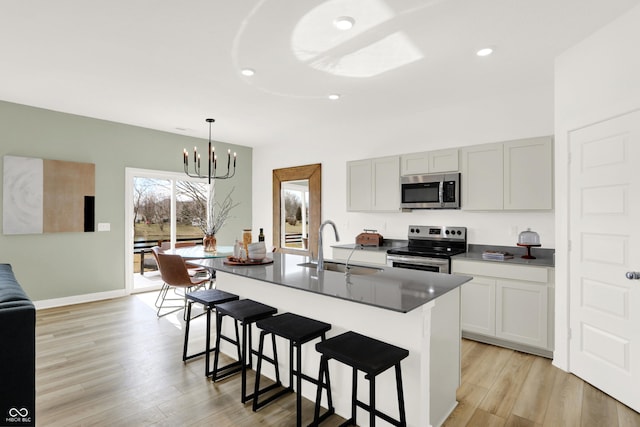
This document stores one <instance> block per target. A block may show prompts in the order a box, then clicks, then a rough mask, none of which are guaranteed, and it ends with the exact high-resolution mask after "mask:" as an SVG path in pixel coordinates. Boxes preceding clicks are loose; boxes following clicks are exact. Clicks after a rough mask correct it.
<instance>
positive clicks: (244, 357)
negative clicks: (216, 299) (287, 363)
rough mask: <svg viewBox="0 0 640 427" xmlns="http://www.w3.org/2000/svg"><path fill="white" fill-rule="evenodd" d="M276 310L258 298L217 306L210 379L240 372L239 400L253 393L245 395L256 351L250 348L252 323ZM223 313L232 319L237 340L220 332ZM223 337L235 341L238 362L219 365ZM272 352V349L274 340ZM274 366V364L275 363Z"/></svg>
mask: <svg viewBox="0 0 640 427" xmlns="http://www.w3.org/2000/svg"><path fill="white" fill-rule="evenodd" d="M277 311H278V310H277V309H276V308H274V307H271V306H268V305H265V304H262V303H259V302H257V301H253V300H250V299H244V300H238V301H230V302H226V303H223V304H219V305H217V306H216V318H217V324H216V332H217V335H216V349H215V353H214V361H213V370H212V371H211V379H212V380H213V381H217V380H219V379H222V378H225V377H227V376H229V375H231V374H234V373H236V372H241V376H242V391H241V398H240V400H241V402H242V403H245V402H247V401H248V400H250V399H252V398H253V397H254V394H253V393H251V394H247V368H248V367H249V368H250V367H251V366H252V355H253V353H256V352H255V351H254V350H253V349H252V348H251V342H252V340H251V325H252V324H253V323H255V322H257V321H258V320H261V319H264V318H267V317H271V316H273V315H274V314H276V313H277ZM224 316H229V317H231V318H233V319H234V324H235V331H236V340H235V341H233V340H230V339H229V338H227V337H225V336H223V335H222V319H223V317H224ZM239 324H241V325H242V344H241V345H238V344H239V343H240V337H239ZM221 339H225V340H227V341H229V342H232V343H235V344H236V348H237V349H238V361H237V362H232V363H229V364H227V365H225V366H222V367H219V366H218V361H219V355H220V340H221ZM273 343H274V352H275V340H274V341H273ZM267 360H268V361H270V362H271V363H274V361H273V360H272V359H267ZM276 369H278V368H277V364H276Z"/></svg>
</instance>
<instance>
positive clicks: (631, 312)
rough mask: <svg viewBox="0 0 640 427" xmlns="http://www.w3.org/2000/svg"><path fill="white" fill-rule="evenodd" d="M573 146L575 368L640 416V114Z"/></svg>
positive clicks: (587, 133) (575, 139) (589, 130)
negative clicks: (631, 275)
mask: <svg viewBox="0 0 640 427" xmlns="http://www.w3.org/2000/svg"><path fill="white" fill-rule="evenodd" d="M569 147H570V150H571V153H570V155H571V157H570V158H571V164H570V181H571V182H570V188H571V195H570V214H569V215H570V225H569V227H570V239H571V242H570V243H571V246H570V247H571V251H570V257H569V263H570V265H569V277H570V282H571V283H570V292H571V296H570V300H571V303H570V327H571V342H570V355H569V362H570V370H571V371H572V372H573V373H575V374H576V375H578V376H580V377H582V378H583V379H584V380H586V381H587V382H589V383H591V384H593V385H594V386H595V387H597V388H599V389H601V390H602V391H604V392H605V393H607V394H609V395H611V396H613V397H614V398H616V399H618V400H619V401H621V402H622V403H624V404H626V405H628V406H630V407H631V408H633V409H635V410H636V411H640V392H639V391H638V390H639V389H638V384H640V280H635V279H628V278H627V277H626V274H627V272H633V271H640V166H639V165H638V161H639V160H640V111H638V112H633V113H629V114H626V115H624V116H621V117H617V118H614V119H610V120H607V121H604V122H601V123H598V124H594V125H592V126H589V127H586V128H583V129H580V130H577V131H573V132H571V133H570V135H569Z"/></svg>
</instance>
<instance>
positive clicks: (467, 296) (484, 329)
mask: <svg viewBox="0 0 640 427" xmlns="http://www.w3.org/2000/svg"><path fill="white" fill-rule="evenodd" d="M461 295H462V296H461V300H460V311H461V322H462V323H461V325H462V330H465V331H470V332H477V333H479V334H485V335H495V334H496V281H495V280H493V279H487V278H484V277H474V278H473V280H471V281H469V282H467V283H465V284H464V285H463V286H462V294H461Z"/></svg>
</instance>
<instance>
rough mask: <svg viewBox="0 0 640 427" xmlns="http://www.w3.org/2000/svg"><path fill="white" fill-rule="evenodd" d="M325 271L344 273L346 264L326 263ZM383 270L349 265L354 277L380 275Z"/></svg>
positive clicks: (306, 265)
mask: <svg viewBox="0 0 640 427" xmlns="http://www.w3.org/2000/svg"><path fill="white" fill-rule="evenodd" d="M298 265H299V266H300V267H307V268H314V269H315V268H318V264H317V263H315V262H305V263H302V264H298ZM324 270H328V271H336V272H338V273H344V272H345V271H346V264H344V263H341V262H333V261H325V262H324ZM382 270H383V269H382V268H376V267H365V266H363V265H349V273H350V274H354V275H365V274H376V273H380V272H381V271H382Z"/></svg>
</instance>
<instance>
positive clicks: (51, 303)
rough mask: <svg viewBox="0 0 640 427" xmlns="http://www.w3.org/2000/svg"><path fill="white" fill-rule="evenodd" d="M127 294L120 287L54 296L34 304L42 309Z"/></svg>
mask: <svg viewBox="0 0 640 427" xmlns="http://www.w3.org/2000/svg"><path fill="white" fill-rule="evenodd" d="M127 295H128V294H127V292H126V290H125V289H118V290H115V291H108V292H97V293H94V294H84V295H74V296H70V297H64V298H54V299H47V300H41V301H34V302H33V305H35V306H36V310H41V309H44V308H54V307H62V306H65V305H73V304H82V303H85V302H93V301H100V300H105V299H112V298H120V297H124V296H127Z"/></svg>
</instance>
